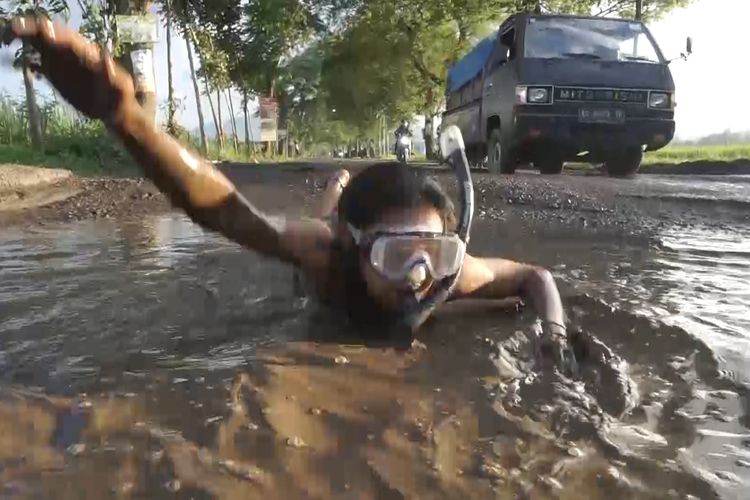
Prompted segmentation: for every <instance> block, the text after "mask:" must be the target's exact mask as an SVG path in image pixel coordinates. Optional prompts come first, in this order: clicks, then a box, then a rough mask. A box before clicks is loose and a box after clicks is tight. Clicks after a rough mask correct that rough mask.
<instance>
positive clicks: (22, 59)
mask: <svg viewBox="0 0 750 500" xmlns="http://www.w3.org/2000/svg"><path fill="white" fill-rule="evenodd" d="M10 8H11V13H12V15H14V16H44V17H55V16H62V17H64V18H66V19H67V17H68V15H69V13H70V10H69V8H68V4H67V3H66V2H65V0H14V1H11V2H10ZM38 58H39V54H38V53H36V51H35V50H34V49H33V47H32V46H31V44H30V43H28V42H26V41H24V42H23V44H22V46H21V48H20V49H19V50H18V52H17V53H16V59H15V61H14V66H15V67H16V68H19V69H20V70H21V72H22V74H23V85H24V90H25V92H26V112H27V114H28V118H29V119H28V122H29V136H30V137H31V146H32V148H33V149H34V150H35V151H41V150H42V149H44V137H43V133H42V116H41V112H40V111H39V105H38V104H37V100H36V92H35V90H34V70H33V67H34V66H35V65H38V63H37V62H36V60H37V59H38Z"/></svg>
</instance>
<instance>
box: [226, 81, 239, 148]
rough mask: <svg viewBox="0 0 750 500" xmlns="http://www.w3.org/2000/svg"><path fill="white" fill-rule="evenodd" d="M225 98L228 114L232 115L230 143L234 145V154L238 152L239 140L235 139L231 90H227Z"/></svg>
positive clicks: (235, 131) (234, 118) (235, 130)
mask: <svg viewBox="0 0 750 500" xmlns="http://www.w3.org/2000/svg"><path fill="white" fill-rule="evenodd" d="M226 98H227V101H228V104H227V105H228V106H229V112H230V113H231V114H232V142H233V144H234V152H235V153H239V152H240V140H239V138H238V137H237V118H236V117H235V116H234V103H233V102H232V89H227V93H226Z"/></svg>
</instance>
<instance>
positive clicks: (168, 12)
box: [162, 0, 177, 135]
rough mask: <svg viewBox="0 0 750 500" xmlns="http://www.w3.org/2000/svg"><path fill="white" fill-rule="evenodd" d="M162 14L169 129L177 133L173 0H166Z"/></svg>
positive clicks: (170, 131) (171, 132) (172, 132)
mask: <svg viewBox="0 0 750 500" xmlns="http://www.w3.org/2000/svg"><path fill="white" fill-rule="evenodd" d="M163 7H164V8H163V10H162V15H163V16H164V21H165V27H166V38H167V85H168V89H169V90H168V96H167V131H168V132H169V133H170V134H173V135H174V134H175V132H176V128H177V127H176V123H175V114H176V112H177V108H176V106H175V101H174V82H173V78H172V2H171V0H164V4H163Z"/></svg>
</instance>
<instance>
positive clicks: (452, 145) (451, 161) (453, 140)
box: [403, 125, 474, 332]
mask: <svg viewBox="0 0 750 500" xmlns="http://www.w3.org/2000/svg"><path fill="white" fill-rule="evenodd" d="M440 150H441V152H442V155H443V159H444V160H445V161H446V162H447V163H448V165H449V166H450V168H451V169H453V172H454V173H455V174H456V178H457V179H458V184H459V188H460V189H459V191H460V200H461V215H460V218H459V220H458V227H457V228H456V235H457V236H458V237H459V238H460V239H461V241H463V242H464V244H465V245H466V246H467V247H468V245H469V237H470V234H471V223H472V220H473V219H474V184H473V183H472V180H471V171H470V169H469V161H468V160H467V159H466V149H465V146H464V139H463V137H462V136H461V131H460V130H459V129H458V127H456V126H455V125H452V126H450V127H448V128H446V129H445V130H444V131H443V133H442V134H441V135H440ZM462 269H463V262H462V263H461V266H460V267H459V268H458V271H457V272H456V274H454V275H451V276H448V277H446V278H444V279H442V280H440V281H439V282H438V283H435V284H434V285H433V286H432V289H431V290H430V292H429V294H428V295H427V296H426V297H425V298H424V299H422V300H421V301H419V302H416V303H413V304H410V306H409V308H408V309H407V310H405V311H404V312H405V314H404V317H403V320H404V322H405V323H406V326H408V327H409V328H410V329H411V330H412V332H414V331H415V330H416V329H417V328H419V326H420V325H421V324H422V323H423V322H424V321H425V320H426V319H427V317H428V316H429V315H430V314H431V313H432V311H433V310H434V309H435V308H436V307H437V306H438V305H440V304H441V303H443V302H445V301H446V300H448V299H449V298H450V296H451V294H452V293H453V290H454V289H455V287H456V283H457V281H458V276H459V275H460V274H461V270H462Z"/></svg>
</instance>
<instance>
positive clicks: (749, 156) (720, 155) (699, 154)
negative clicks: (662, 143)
mask: <svg viewBox="0 0 750 500" xmlns="http://www.w3.org/2000/svg"><path fill="white" fill-rule="evenodd" d="M734 160H750V144H731V145H723V144H722V145H706V146H698V145H693V144H676V145H672V146H667V147H666V148H664V149H662V150H660V151H655V152H652V153H647V154H646V157H645V160H644V164H653V163H685V162H693V161H713V162H729V161H734Z"/></svg>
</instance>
